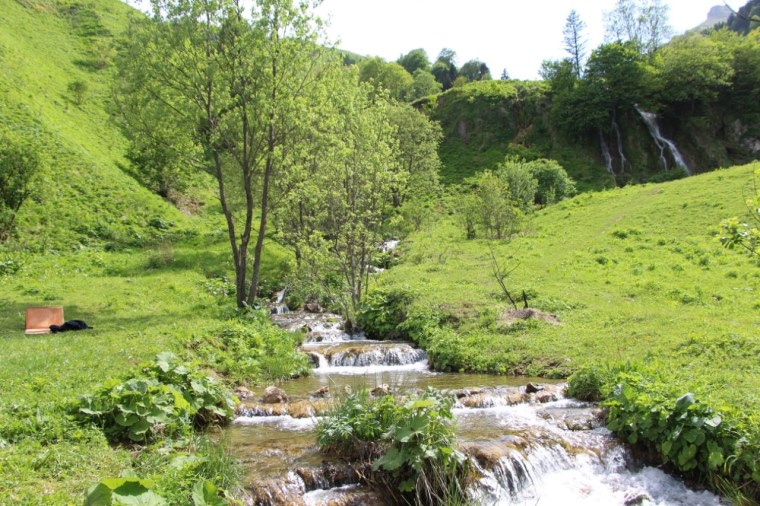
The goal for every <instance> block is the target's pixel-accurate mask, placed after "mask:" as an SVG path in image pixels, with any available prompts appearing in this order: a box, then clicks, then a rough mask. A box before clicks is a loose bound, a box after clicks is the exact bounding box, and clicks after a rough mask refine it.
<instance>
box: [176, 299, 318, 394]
mask: <svg viewBox="0 0 760 506" xmlns="http://www.w3.org/2000/svg"><path fill="white" fill-rule="evenodd" d="M298 344H300V343H299V342H298V335H297V334H294V333H292V332H287V331H284V330H282V329H280V328H279V327H275V326H274V325H272V324H271V323H270V322H269V313H268V312H267V311H266V310H253V309H245V310H242V311H240V313H239V314H238V315H237V318H234V319H230V320H228V321H226V322H223V323H219V324H218V325H217V326H216V327H215V328H210V329H208V331H207V332H206V333H204V334H202V335H198V336H196V337H194V338H193V339H191V340H190V341H188V342H187V344H186V346H187V349H188V351H189V354H190V355H192V356H197V357H199V358H200V359H201V360H202V361H203V363H204V364H205V365H207V366H209V367H212V368H213V369H214V370H215V371H218V372H219V373H221V374H223V375H224V376H225V377H226V378H227V379H229V380H230V381H233V382H234V383H236V384H248V383H251V384H252V383H254V382H255V380H256V378H262V377H263V378H267V379H268V380H270V381H275V380H283V379H288V378H292V377H295V376H301V375H305V374H308V373H309V371H310V370H311V362H310V361H309V357H308V355H306V354H305V353H301V352H300V351H298V350H297V345H298Z"/></svg>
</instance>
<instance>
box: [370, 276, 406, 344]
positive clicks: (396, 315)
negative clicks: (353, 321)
mask: <svg viewBox="0 0 760 506" xmlns="http://www.w3.org/2000/svg"><path fill="white" fill-rule="evenodd" d="M413 301H414V294H413V293H412V291H411V290H410V289H409V288H407V287H402V288H397V289H393V290H387V291H386V290H375V291H373V292H371V293H370V294H368V295H367V296H366V297H365V298H364V301H363V302H362V305H361V307H360V308H359V314H358V317H357V323H358V325H359V327H360V328H361V329H362V330H363V331H364V332H365V333H366V334H367V336H368V337H370V338H372V339H398V338H403V337H408V334H407V333H406V332H405V330H404V329H403V327H401V324H402V323H403V322H404V320H406V317H407V312H408V311H409V307H410V306H411V304H412V302H413Z"/></svg>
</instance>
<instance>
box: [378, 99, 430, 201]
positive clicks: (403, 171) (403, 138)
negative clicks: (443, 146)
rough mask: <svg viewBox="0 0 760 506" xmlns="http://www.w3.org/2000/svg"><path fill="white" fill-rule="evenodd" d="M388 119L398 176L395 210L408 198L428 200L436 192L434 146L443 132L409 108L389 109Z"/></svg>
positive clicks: (421, 114) (405, 106)
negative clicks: (395, 144) (425, 198)
mask: <svg viewBox="0 0 760 506" xmlns="http://www.w3.org/2000/svg"><path fill="white" fill-rule="evenodd" d="M388 116H389V120H390V122H391V124H392V125H393V127H394V129H395V137H396V139H397V141H398V152H397V164H396V166H397V167H398V169H399V171H400V175H399V177H397V178H396V184H395V185H394V188H393V205H394V206H395V207H398V206H400V205H402V204H403V203H404V202H405V201H406V200H408V199H410V198H424V197H429V196H431V195H432V194H433V193H435V191H436V190H437V189H438V185H439V182H438V171H439V169H440V167H441V160H440V158H438V146H439V145H440V143H441V141H442V140H443V130H442V129H441V126H440V125H439V124H438V123H436V122H435V121H432V120H430V119H428V117H427V116H426V115H425V114H423V113H421V112H419V111H417V110H416V109H414V108H413V107H411V106H409V105H396V106H392V107H389V110H388Z"/></svg>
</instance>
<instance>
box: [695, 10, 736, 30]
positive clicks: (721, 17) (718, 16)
mask: <svg viewBox="0 0 760 506" xmlns="http://www.w3.org/2000/svg"><path fill="white" fill-rule="evenodd" d="M730 15H731V9H729V8H728V6H726V5H714V6H712V7H711V8H710V11H709V12H708V13H707V19H705V20H704V21H703V22H702V23H700V24H699V25H697V26H695V27H694V28H693V29H692V30H696V31H702V30H706V29H708V28H712V27H713V26H715V25H717V24H718V23H725V22H726V21H728V17H729V16H730Z"/></svg>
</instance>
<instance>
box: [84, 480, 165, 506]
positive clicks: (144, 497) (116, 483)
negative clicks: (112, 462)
mask: <svg viewBox="0 0 760 506" xmlns="http://www.w3.org/2000/svg"><path fill="white" fill-rule="evenodd" d="M152 486H153V483H152V482H150V481H147V480H141V479H139V478H109V479H106V480H103V481H101V482H100V483H98V484H97V485H95V486H94V487H92V488H91V489H90V490H89V491H88V493H87V497H85V500H84V504H85V506H112V505H124V506H164V505H165V504H166V501H165V500H164V499H163V498H162V497H161V496H159V495H157V494H156V493H155V492H153V491H151V490H150V487H152Z"/></svg>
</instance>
